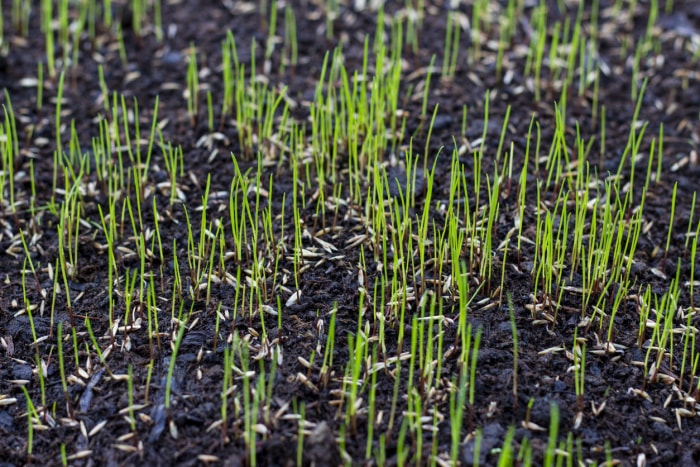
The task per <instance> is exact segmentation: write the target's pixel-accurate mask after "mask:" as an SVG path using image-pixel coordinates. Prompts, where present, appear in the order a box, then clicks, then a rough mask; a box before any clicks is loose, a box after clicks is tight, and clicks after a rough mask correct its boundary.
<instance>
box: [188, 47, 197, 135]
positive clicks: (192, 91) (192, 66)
mask: <svg viewBox="0 0 700 467" xmlns="http://www.w3.org/2000/svg"><path fill="white" fill-rule="evenodd" d="M189 55H190V56H189V63H188V65H187V94H186V99H187V114H188V115H189V116H190V123H191V124H192V127H195V126H197V114H198V113H199V71H198V69H197V49H196V47H195V46H194V44H190V54H189Z"/></svg>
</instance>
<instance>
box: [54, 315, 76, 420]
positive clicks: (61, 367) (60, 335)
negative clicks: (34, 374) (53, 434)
mask: <svg viewBox="0 0 700 467" xmlns="http://www.w3.org/2000/svg"><path fill="white" fill-rule="evenodd" d="M56 345H57V346H58V370H59V372H60V374H61V387H62V388H63V397H64V398H65V399H66V409H67V410H68V416H69V417H70V418H71V419H72V420H75V414H74V413H73V404H72V403H71V400H70V396H69V395H68V382H67V380H66V368H65V364H64V361H63V323H58V330H57V336H56Z"/></svg>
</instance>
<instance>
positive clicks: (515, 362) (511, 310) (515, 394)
mask: <svg viewBox="0 0 700 467" xmlns="http://www.w3.org/2000/svg"><path fill="white" fill-rule="evenodd" d="M508 312H509V314H510V330H511V334H512V336H513V413H515V412H517V411H518V328H517V326H516V324H515V309H514V307H513V297H512V296H511V295H510V292H508Z"/></svg>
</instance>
